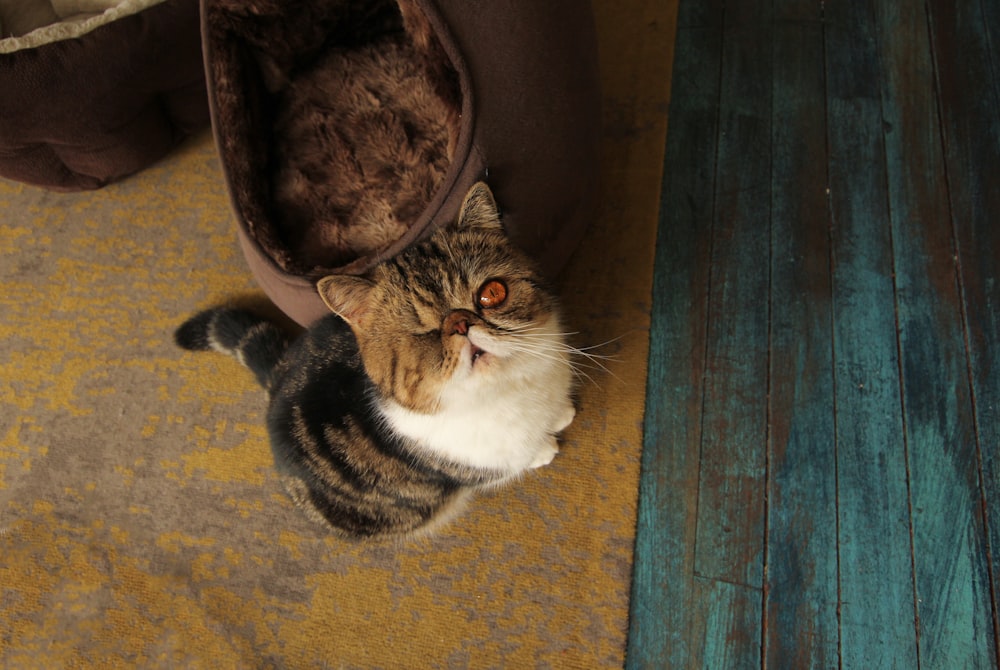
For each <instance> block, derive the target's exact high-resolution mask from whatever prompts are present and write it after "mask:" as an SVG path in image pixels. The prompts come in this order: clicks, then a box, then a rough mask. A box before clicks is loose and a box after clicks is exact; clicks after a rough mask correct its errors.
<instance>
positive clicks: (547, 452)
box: [528, 438, 559, 469]
mask: <svg viewBox="0 0 1000 670" xmlns="http://www.w3.org/2000/svg"><path fill="white" fill-rule="evenodd" d="M558 453H559V445H558V444H557V443H556V439H555V438H552V441H551V442H549V443H548V444H546V445H545V446H544V447H542V449H541V450H540V451H539V452H538V453H537V454H535V460H533V461H532V462H531V465H529V466H528V467H529V468H531V469H534V468H540V467H542V466H543V465H548V464H549V463H551V462H552V459H553V458H555V457H556V454H558Z"/></svg>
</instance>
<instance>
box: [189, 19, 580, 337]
mask: <svg viewBox="0 0 1000 670" xmlns="http://www.w3.org/2000/svg"><path fill="white" fill-rule="evenodd" d="M202 33H203V48H204V52H205V61H206V72H207V80H208V89H209V102H210V107H211V112H212V125H213V129H214V132H215V136H216V141H217V145H218V148H219V153H220V157H221V161H222V166H223V170H224V172H225V175H226V178H227V183H228V186H229V191H230V195H231V197H232V202H233V207H234V210H235V213H236V218H237V221H238V224H239V234H240V240H241V244H242V247H243V250H244V252H245V255H246V257H247V260H248V262H249V264H250V267H251V269H252V270H253V272H254V274H255V275H256V277H257V279H258V281H259V282H260V284H261V285H262V286H263V287H264V289H265V291H266V292H267V293H268V294H269V295H270V297H271V298H272V299H273V300H274V301H275V303H276V304H277V305H278V306H279V307H280V308H281V309H283V310H284V311H285V312H286V313H287V314H289V315H290V316H291V317H293V318H294V319H296V320H297V321H299V322H300V323H303V324H308V323H310V322H312V321H313V320H315V319H316V318H319V317H320V316H322V315H324V314H325V313H327V310H326V308H325V306H324V305H323V303H322V301H321V300H320V299H319V297H318V295H317V293H316V290H315V282H316V281H317V280H318V279H319V278H321V277H323V276H324V275H326V274H330V273H333V272H341V273H362V272H364V271H365V270H367V269H368V268H370V267H371V266H372V265H373V264H375V263H376V262H378V261H379V260H380V259H383V258H386V257H390V256H392V255H394V254H395V253H397V252H399V251H400V250H401V249H403V248H405V247H406V246H407V245H409V244H411V243H413V242H414V241H415V240H417V239H419V238H420V237H422V236H424V235H426V234H428V233H429V231H430V230H432V229H433V227H435V226H437V225H440V224H441V223H442V222H444V221H447V220H449V219H451V218H453V217H454V216H455V213H456V211H457V208H458V206H459V204H460V203H461V200H462V197H463V196H464V195H465V192H466V190H467V189H468V188H469V186H471V185H472V184H473V183H474V182H475V181H476V180H478V179H482V178H485V179H486V181H487V182H488V183H489V184H490V185H491V187H492V188H493V190H494V192H495V194H496V197H497V200H498V202H499V203H500V206H501V207H502V208H503V210H504V211H503V214H504V223H505V226H506V228H507V231H508V233H509V234H510V235H511V236H512V238H513V239H514V241H515V242H516V243H517V244H519V245H520V246H522V247H523V248H524V249H525V250H526V251H528V252H529V253H531V254H532V255H534V256H535V257H536V258H538V259H539V260H540V262H541V264H542V266H543V267H544V268H545V269H547V270H548V271H549V272H551V273H554V272H556V271H557V270H558V269H559V268H560V267H561V266H562V265H563V263H564V262H565V261H566V260H567V258H568V256H569V254H570V252H571V251H572V249H573V248H574V246H575V244H576V242H577V241H578V239H579V237H580V235H581V233H582V231H583V228H584V226H585V225H586V223H587V221H588V218H589V217H590V216H591V215H592V212H593V208H594V200H593V197H594V194H595V192H596V175H597V172H598V150H597V148H598V138H599V123H600V118H599V99H600V98H599V91H598V84H597V68H596V46H595V40H594V26H593V17H592V15H591V10H590V6H589V3H587V2H586V1H585V0H545V2H539V1H538V0H507V1H505V2H485V3H483V2H470V1H469V0H437V1H434V0H364V1H362V0H312V1H305V0H288V1H282V0H255V1H252V2H247V1H245V0H202Z"/></svg>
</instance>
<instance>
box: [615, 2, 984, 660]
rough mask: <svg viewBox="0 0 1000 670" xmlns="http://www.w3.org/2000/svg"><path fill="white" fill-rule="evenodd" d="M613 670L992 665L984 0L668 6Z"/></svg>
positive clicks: (718, 3) (691, 4) (733, 3)
mask: <svg viewBox="0 0 1000 670" xmlns="http://www.w3.org/2000/svg"><path fill="white" fill-rule="evenodd" d="M678 25H679V29H678V34H677V43H676V53H675V61H674V75H673V87H672V93H671V100H672V103H671V108H670V121H669V136H668V140H667V147H666V159H665V168H664V181H663V190H662V204H661V220H660V229H659V236H658V242H657V261H656V263H657V265H656V279H655V285H654V289H653V292H654V295H653V301H654V309H653V324H652V328H653V331H652V342H651V353H650V360H649V382H648V390H647V410H646V420H645V450H644V455H643V474H642V484H641V493H640V504H639V526H638V537H637V542H636V560H635V575H634V585H633V598H632V611H631V618H630V634H629V648H628V656H627V665H628V667H630V668H645V667H650V668H687V667H695V666H697V667H706V668H720V669H729V668H755V667H765V666H766V667H770V668H779V669H784V668H833V667H844V668H864V669H868V668H883V667H885V668H888V667H893V668H907V669H909V668H925V669H927V668H930V669H936V668H943V669H945V670H959V669H965V668H985V667H990V668H993V667H997V662H998V642H997V641H998V621H997V614H998V613H997V607H998V599H997V586H998V581H1000V569H998V568H1000V554H998V552H1000V360H997V357H998V354H1000V284H998V269H1000V76H998V74H1000V0H926V1H925V0H850V1H849V2H848V1H846V0H829V1H827V2H821V1H819V0H813V1H809V2H806V1H798V0H773V2H772V1H770V0H726V1H723V0H681V2H680V10H679V19H678Z"/></svg>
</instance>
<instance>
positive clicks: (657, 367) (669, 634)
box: [626, 0, 722, 668]
mask: <svg viewBox="0 0 1000 670" xmlns="http://www.w3.org/2000/svg"><path fill="white" fill-rule="evenodd" d="M720 16H721V2H718V1H715V0H713V1H710V2H704V3H700V2H683V3H681V6H680V11H679V14H678V16H677V34H678V36H679V37H678V40H677V49H684V50H685V51H684V53H679V52H677V51H675V56H674V63H675V67H674V73H673V85H672V92H671V106H670V121H669V123H670V128H671V129H673V130H672V132H668V135H669V138H670V139H669V142H668V144H667V147H666V155H667V158H666V161H665V169H664V173H663V183H662V186H661V200H660V212H661V214H660V216H661V223H660V233H659V235H658V237H657V242H656V264H657V267H659V268H660V271H659V272H656V273H655V276H654V280H653V292H652V300H653V302H652V304H653V309H652V314H651V325H650V328H651V330H652V331H655V332H656V333H657V334H658V335H657V337H656V338H652V339H651V340H650V347H651V351H650V355H649V369H650V371H649V373H648V380H649V381H648V384H647V390H646V414H645V421H644V439H643V454H642V472H643V473H644V475H643V481H642V484H641V487H640V495H639V502H638V510H637V516H638V521H637V538H636V548H635V559H634V563H633V578H632V580H633V581H632V599H631V606H630V617H629V643H628V650H627V653H626V665H627V667H629V668H659V667H683V666H684V665H686V664H687V663H688V662H689V659H692V658H694V657H696V656H700V655H701V647H700V645H699V644H698V642H697V641H695V640H692V639H691V631H692V629H693V627H694V623H695V620H697V621H698V622H699V625H701V626H703V625H704V623H703V622H704V614H703V611H702V610H698V611H696V610H695V609H694V547H695V531H696V528H697V523H696V513H697V509H696V506H695V505H693V504H689V503H690V501H692V500H695V499H696V497H697V495H698V482H699V470H700V462H699V452H700V444H701V401H702V381H701V380H702V376H703V373H704V366H705V323H706V312H707V308H708V258H709V254H710V250H711V230H712V215H713V199H712V194H713V191H714V188H715V161H714V155H715V144H716V136H717V131H716V128H717V122H716V118H717V114H718V112H717V110H718V104H719V103H718V96H719V92H718V91H719V88H718V86H719V60H720V48H719V47H720V45H721V39H722V24H721V21H720V20H719V19H720ZM709 157H711V158H709Z"/></svg>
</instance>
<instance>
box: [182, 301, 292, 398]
mask: <svg viewBox="0 0 1000 670" xmlns="http://www.w3.org/2000/svg"><path fill="white" fill-rule="evenodd" d="M174 341H175V342H176V343H177V346H179V347H181V348H182V349H187V350H189V351H218V352H221V353H224V354H228V355H230V356H232V357H233V358H235V359H236V360H238V361H239V362H240V363H242V364H243V365H245V366H246V367H247V368H249V369H250V371H251V372H253V373H254V375H255V376H256V377H257V381H258V382H260V385H261V386H263V387H264V388H265V389H266V390H268V391H270V390H271V384H272V382H273V379H274V378H273V373H274V369H275V367H276V366H277V364H278V361H280V360H281V357H282V355H284V353H285V350H286V349H287V348H288V337H287V336H286V335H285V333H284V332H283V331H282V330H281V329H280V328H279V327H278V326H277V325H276V324H275V323H273V322H271V321H269V320H267V319H265V318H263V317H260V316H257V315H256V314H254V313H253V312H248V311H246V310H242V309H232V308H227V307H218V308H215V309H208V310H205V311H204V312H199V313H198V314H195V315H194V316H192V317H191V318H190V319H188V320H187V321H185V322H184V323H183V324H181V326H180V327H179V328H178V329H177V330H176V332H174Z"/></svg>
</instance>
